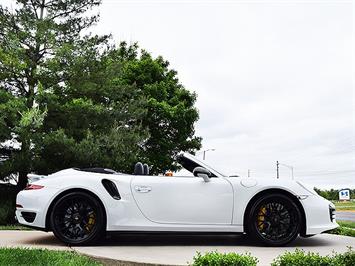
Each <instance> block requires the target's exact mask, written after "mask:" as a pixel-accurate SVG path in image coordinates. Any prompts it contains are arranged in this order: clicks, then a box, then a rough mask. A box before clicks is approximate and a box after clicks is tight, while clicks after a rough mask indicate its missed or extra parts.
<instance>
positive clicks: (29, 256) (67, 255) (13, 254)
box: [0, 248, 102, 266]
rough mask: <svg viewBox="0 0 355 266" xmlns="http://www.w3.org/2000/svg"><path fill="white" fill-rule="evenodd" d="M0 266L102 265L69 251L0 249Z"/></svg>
mask: <svg viewBox="0 0 355 266" xmlns="http://www.w3.org/2000/svg"><path fill="white" fill-rule="evenodd" d="M0 265H1V266H2V265H4V266H5V265H31V266H45V265H48V266H52V265H53V266H57V265H58V266H62V265H65V266H76V265H78V266H100V265H102V264H101V263H99V262H96V261H94V260H93V259H91V258H88V257H86V256H82V255H79V254H78V253H76V252H70V251H53V250H47V249H28V248H0Z"/></svg>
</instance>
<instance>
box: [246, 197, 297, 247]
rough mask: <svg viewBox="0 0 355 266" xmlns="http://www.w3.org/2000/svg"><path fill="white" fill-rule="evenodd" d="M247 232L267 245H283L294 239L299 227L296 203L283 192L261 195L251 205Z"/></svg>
mask: <svg viewBox="0 0 355 266" xmlns="http://www.w3.org/2000/svg"><path fill="white" fill-rule="evenodd" d="M247 221H248V224H247V226H248V233H249V234H250V235H251V236H252V237H253V238H254V239H256V240H257V241H258V242H261V243H263V244H265V245H267V246H283V245H286V244H287V243H289V242H291V241H292V240H294V239H295V238H296V237H297V236H298V234H299V232H300V228H301V226H300V225H301V213H300V210H299V208H298V206H297V204H296V203H295V202H294V201H293V200H292V199H290V198H289V197H287V196H285V195H283V194H276V193H275V194H270V195H263V196H261V197H260V198H259V199H257V200H256V201H255V202H254V204H253V205H252V207H251V209H250V212H249V216H248V219H247Z"/></svg>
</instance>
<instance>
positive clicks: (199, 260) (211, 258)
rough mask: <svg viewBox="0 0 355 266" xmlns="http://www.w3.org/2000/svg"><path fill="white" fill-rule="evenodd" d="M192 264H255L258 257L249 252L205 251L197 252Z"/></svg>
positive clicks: (253, 265)
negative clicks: (203, 253) (204, 252)
mask: <svg viewBox="0 0 355 266" xmlns="http://www.w3.org/2000/svg"><path fill="white" fill-rule="evenodd" d="M193 260H194V262H193V264H192V265H193V266H232V265H234V266H256V265H257V263H258V259H257V258H255V257H253V256H251V255H250V254H248V253H247V254H237V253H218V252H217V251H212V252H207V253H206V254H205V255H202V254H201V253H200V252H197V255H196V256H195V257H194V258H193Z"/></svg>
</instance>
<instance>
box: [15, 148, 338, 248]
mask: <svg viewBox="0 0 355 266" xmlns="http://www.w3.org/2000/svg"><path fill="white" fill-rule="evenodd" d="M177 161H178V162H179V163H180V165H182V166H183V167H184V168H185V169H187V170H189V171H190V172H192V173H193V175H191V176H150V175H149V168H148V167H147V165H143V164H142V163H137V164H136V166H135V169H134V174H132V175H129V174H122V173H118V172H115V171H113V170H109V169H103V168H91V169H75V168H72V169H66V170H62V171H59V172H57V173H54V174H51V175H49V176H32V178H33V179H36V178H37V179H38V180H37V181H35V182H32V183H30V184H29V185H28V186H27V188H26V189H25V190H23V191H21V192H20V193H19V194H18V195H17V201H16V217H17V219H18V221H19V222H20V223H21V224H23V225H26V226H29V227H34V228H37V229H41V230H45V231H53V233H54V234H55V236H56V237H57V238H59V239H60V240H61V241H63V242H65V243H67V244H70V245H85V244H89V243H93V242H94V241H97V240H98V239H99V238H100V237H102V236H103V235H104V234H105V232H111V231H119V232H122V231H126V232H175V233H176V232H185V233H186V232H195V233H196V232H200V233H201V232H202V233H217V232H218V233H246V234H247V235H248V236H250V237H251V238H253V239H255V240H257V241H258V242H260V243H262V244H264V245H269V246H279V245H285V244H287V243H289V242H290V241H292V240H294V239H295V238H296V237H297V236H298V235H301V236H311V235H314V234H319V233H322V232H324V231H327V230H330V229H333V228H336V227H337V226H338V224H337V223H336V221H335V208H334V205H333V204H332V203H331V202H330V201H328V200H326V199H324V198H322V197H320V196H319V195H317V193H316V192H315V191H314V190H313V189H311V188H308V187H306V186H305V185H303V184H302V183H300V182H297V181H291V180H281V179H254V178H250V177H248V178H242V177H236V176H235V177H228V176H225V175H223V174H221V173H219V172H217V171H216V170H214V169H213V168H211V167H209V166H207V165H205V164H204V163H203V162H201V161H199V160H198V159H196V158H195V157H194V156H192V155H190V154H187V153H183V154H181V155H180V156H179V157H178V158H177Z"/></svg>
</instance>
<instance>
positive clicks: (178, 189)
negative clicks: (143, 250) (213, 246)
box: [131, 176, 233, 225]
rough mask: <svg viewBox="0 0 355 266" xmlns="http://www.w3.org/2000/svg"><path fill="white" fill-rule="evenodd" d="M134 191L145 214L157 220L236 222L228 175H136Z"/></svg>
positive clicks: (169, 222) (210, 222)
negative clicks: (204, 177) (233, 218)
mask: <svg viewBox="0 0 355 266" xmlns="http://www.w3.org/2000/svg"><path fill="white" fill-rule="evenodd" d="M131 190H132V193H133V197H134V199H135V201H136V203H137V205H138V207H139V209H140V210H141V212H142V213H143V215H144V216H145V217H146V218H147V219H149V220H151V221H153V222H156V223H166V224H196V225H198V224H200V225H209V224H210V225H212V224H213V225H227V224H231V223H232V210H233V188H232V185H231V184H230V183H229V181H227V180H226V179H224V178H220V177H216V178H211V179H210V182H205V181H204V180H203V179H202V178H199V177H171V176H169V177H168V176H135V177H134V178H133V179H132V182H131Z"/></svg>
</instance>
